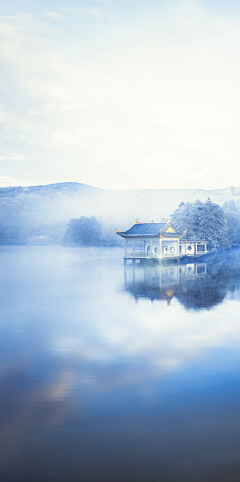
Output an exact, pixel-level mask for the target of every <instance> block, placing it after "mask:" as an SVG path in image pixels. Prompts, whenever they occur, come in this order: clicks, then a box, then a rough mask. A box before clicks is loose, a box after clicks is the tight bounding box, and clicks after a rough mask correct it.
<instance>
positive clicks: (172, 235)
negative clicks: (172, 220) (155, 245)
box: [117, 231, 183, 238]
mask: <svg viewBox="0 0 240 482" xmlns="http://www.w3.org/2000/svg"><path fill="white" fill-rule="evenodd" d="M117 234H118V235H119V236H121V237H122V238H157V237H160V236H161V237H163V238H181V237H182V236H183V234H182V233H164V232H162V231H159V232H158V233H156V234H144V233H142V234H128V233H127V232H124V231H123V232H117Z"/></svg>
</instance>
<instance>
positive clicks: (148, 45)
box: [0, 2, 240, 188]
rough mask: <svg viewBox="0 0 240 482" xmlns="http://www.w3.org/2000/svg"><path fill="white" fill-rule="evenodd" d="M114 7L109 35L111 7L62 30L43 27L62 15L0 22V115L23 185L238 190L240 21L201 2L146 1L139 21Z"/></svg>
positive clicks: (80, 11) (80, 14) (65, 23)
mask: <svg viewBox="0 0 240 482" xmlns="http://www.w3.org/2000/svg"><path fill="white" fill-rule="evenodd" d="M141 5H143V6H144V5H145V4H144V2H142V3H141ZM84 8H85V7H84ZM91 8H95V7H94V6H92V7H91ZM101 8H104V9H107V8H109V6H108V3H106V4H105V5H102V6H101ZM111 8H113V7H112V6H111ZM118 8H120V6H119V5H118ZM121 8H122V10H121V17H119V18H121V20H117V18H116V17H115V16H114V15H113V13H112V16H111V18H110V19H109V23H108V28H106V23H105V22H106V10H104V12H105V14H104V15H103V17H96V19H93V20H91V19H90V17H91V16H88V17H86V15H85V13H86V12H85V10H84V9H82V8H79V9H77V12H75V15H74V16H73V17H71V19H69V17H67V16H66V17H67V18H65V16H63V19H62V22H61V28H60V27H59V29H58V26H57V25H56V24H54V28H53V26H52V25H51V22H49V21H48V17H49V14H50V17H51V18H53V15H54V16H56V15H57V17H58V12H45V14H46V15H45V18H46V20H45V21H43V19H42V18H39V17H38V16H37V15H33V14H31V15H28V16H22V15H18V16H17V15H16V16H15V17H14V18H6V17H2V19H1V34H0V35H1V46H0V61H1V63H2V66H3V69H2V72H3V90H2V96H1V98H0V116H1V117H0V118H1V122H2V124H3V125H6V126H10V130H11V139H10V141H9V142H11V147H12V148H13V149H14V150H16V152H18V151H19V150H20V151H21V156H22V159H21V160H22V163H21V165H22V175H23V177H24V176H25V175H26V176H27V177H29V173H30V175H31V178H32V179H34V180H35V183H38V179H40V178H41V179H44V178H45V179H51V180H52V182H55V181H56V182H57V181H65V180H69V181H70V180H73V179H74V180H78V181H79V182H85V183H87V184H92V185H98V186H101V187H105V188H125V187H127V188H131V187H132V188H150V187H152V188H158V187H159V188H160V187H161V188H163V187H164V188H165V187H182V188H187V187H189V188H190V187H198V188H201V187H206V188H211V187H212V188H213V187H225V186H227V185H234V184H236V183H237V182H238V181H237V179H238V178H240V165H239V162H238V159H239V151H240V141H239V135H238V125H239V120H240V119H239V117H240V114H239V112H240V98H239V92H238V85H239V81H240V65H239V61H238V51H239V48H240V35H239V34H240V20H239V18H238V17H236V18H231V17H229V16H228V17H227V18H225V17H223V16H216V15H212V14H210V13H207V12H206V11H204V10H203V9H202V8H201V4H199V3H196V2H187V3H183V2H178V4H177V5H176V8H175V9H174V11H173V9H172V7H169V8H168V9H167V8H165V10H163V9H162V10H161V9H160V7H157V5H155V4H151V5H149V4H148V7H147V8H146V6H145V8H146V15H145V16H143V15H142V13H141V12H142V10H141V9H140V13H139V15H137V16H136V17H134V18H133V17H132V16H128V14H127V13H128V11H127V7H126V5H125V7H121ZM124 9H125V10H124ZM84 12H85V13H84ZM111 12H113V10H111ZM52 14H53V15H52ZM59 15H60V14H59ZM50 17H49V18H50ZM57 17H56V18H57ZM58 18H60V17H58ZM87 18H88V19H89V20H87ZM91 22H93V23H91ZM33 25H34V28H33ZM12 92H14V96H13V95H12ZM8 135H9V134H8ZM20 141H21V146H20V144H19V142H20ZM30 159H32V161H31V162H30V161H29V160H30ZM15 160H17V159H15ZM18 160H20V158H19V159H18Z"/></svg>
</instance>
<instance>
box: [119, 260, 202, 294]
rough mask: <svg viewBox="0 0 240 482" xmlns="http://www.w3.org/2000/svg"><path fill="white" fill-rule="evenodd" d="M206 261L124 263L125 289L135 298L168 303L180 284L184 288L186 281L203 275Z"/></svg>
mask: <svg viewBox="0 0 240 482" xmlns="http://www.w3.org/2000/svg"><path fill="white" fill-rule="evenodd" d="M206 272H207V265H206V263H191V264H182V265H173V264H169V265H166V266H162V265H154V266H153V265H149V264H148V263H136V262H135V263H133V264H125V266H124V274H125V289H126V290H127V291H129V292H130V293H131V294H132V295H133V296H134V297H135V299H136V300H137V299H138V298H148V299H151V300H156V299H159V300H161V299H162V300H167V302H168V303H170V302H171V299H172V297H173V295H174V293H175V291H176V288H177V287H179V286H181V287H182V290H183V291H185V290H186V286H185V285H186V283H187V282H188V281H194V280H197V279H201V278H203V277H205V275H206Z"/></svg>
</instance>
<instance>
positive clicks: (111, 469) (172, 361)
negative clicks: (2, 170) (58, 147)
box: [0, 246, 240, 482]
mask: <svg viewBox="0 0 240 482" xmlns="http://www.w3.org/2000/svg"><path fill="white" fill-rule="evenodd" d="M122 254H123V253H122V249H120V248H67V247H60V246H59V247H52V246H39V247H38V246H19V247H17V246H1V247H0V260H1V271H0V309H1V323H0V362H1V363H0V408H1V410H0V454H1V455H0V480H1V481H3V482H5V481H6V482H10V481H11V482H12V481H14V482H27V481H33V480H34V481H37V482H38V481H39V482H42V481H69V482H71V481H74V482H75V481H81V482H100V481H101V482H102V481H109V482H110V481H111V482H115V481H116V482H120V481H121V482H122V481H123V480H124V481H127V482H128V481H129V482H130V481H153V482H155V481H161V480H163V481H164V482H165V481H169V482H172V481H174V482H175V481H184V482H188V481H203V480H204V481H211V482H212V481H220V482H221V481H226V482H227V481H233V480H239V478H240V460H239V450H240V418H239V403H240V376H239V373H240V371H239V369H240V354H239V353H240V350H239V347H240V318H239V308H240V269H239V268H240V252H239V250H232V251H231V252H228V253H225V254H219V255H211V256H209V257H206V258H205V259H204V258H203V259H201V260H197V262H193V263H192V262H190V263H188V264H183V263H179V264H177V263H176V264H163V265H158V264H149V263H146V262H145V263H135V264H126V265H124V262H123V259H122Z"/></svg>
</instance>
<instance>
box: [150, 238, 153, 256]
mask: <svg viewBox="0 0 240 482" xmlns="http://www.w3.org/2000/svg"><path fill="white" fill-rule="evenodd" d="M150 251H151V254H152V252H153V248H152V238H151V239H150Z"/></svg>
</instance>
